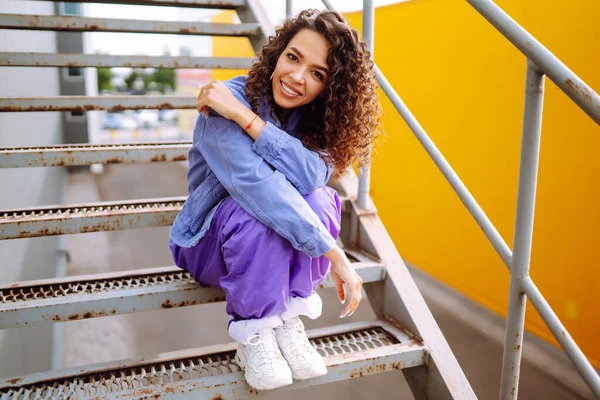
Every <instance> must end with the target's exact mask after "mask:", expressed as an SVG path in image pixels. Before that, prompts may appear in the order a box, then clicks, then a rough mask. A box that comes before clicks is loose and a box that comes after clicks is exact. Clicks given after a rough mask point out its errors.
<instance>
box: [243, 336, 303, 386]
mask: <svg viewBox="0 0 600 400" xmlns="http://www.w3.org/2000/svg"><path fill="white" fill-rule="evenodd" d="M235 356H236V359H237V361H238V363H239V365H240V367H242V369H244V370H245V371H244V376H245V377H246V382H248V384H249V385H250V386H252V387H253V388H254V389H257V390H271V389H276V388H278V387H282V386H287V385H291V384H292V382H293V381H292V372H291V371H290V367H288V364H287V362H286V361H285V359H284V358H283V356H282V355H281V351H280V350H279V347H277V341H276V339H275V333H274V332H273V329H271V328H269V329H264V330H261V331H259V332H258V333H257V334H256V335H254V336H253V337H251V338H250V340H248V342H246V343H240V344H239V346H238V349H237V353H236V355H235Z"/></svg>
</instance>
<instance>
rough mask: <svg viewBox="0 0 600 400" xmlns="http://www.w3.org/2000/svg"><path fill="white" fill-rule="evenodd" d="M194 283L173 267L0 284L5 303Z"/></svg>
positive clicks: (187, 275)
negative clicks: (143, 272) (50, 282)
mask: <svg viewBox="0 0 600 400" xmlns="http://www.w3.org/2000/svg"><path fill="white" fill-rule="evenodd" d="M178 282H184V283H185V282H194V279H193V278H192V277H191V276H190V274H188V273H187V272H185V271H183V270H181V269H179V268H175V267H173V271H170V272H166V273H165V272H162V273H156V274H146V275H139V276H125V277H121V278H110V279H99V280H95V281H92V280H82V281H73V282H65V283H63V284H57V285H41V286H25V287H15V288H13V287H6V288H2V287H0V301H1V302H2V303H20V302H24V301H27V300H36V299H50V298H58V297H64V296H69V295H77V294H92V293H107V292H112V291H115V290H127V289H141V288H147V287H153V286H160V285H164V284H169V283H178Z"/></svg>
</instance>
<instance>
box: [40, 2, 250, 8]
mask: <svg viewBox="0 0 600 400" xmlns="http://www.w3.org/2000/svg"><path fill="white" fill-rule="evenodd" d="M36 1H51V2H54V3H59V2H63V3H81V0H36ZM85 2H86V3H108V4H115V1H114V0H85ZM118 3H119V4H133V5H140V6H159V7H191V8H208V9H217V10H234V9H237V8H239V7H244V6H245V5H246V0H119V1H118Z"/></svg>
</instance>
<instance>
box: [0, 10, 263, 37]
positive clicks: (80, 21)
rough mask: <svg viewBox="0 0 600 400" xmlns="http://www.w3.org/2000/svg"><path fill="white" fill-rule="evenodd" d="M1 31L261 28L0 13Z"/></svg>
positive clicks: (255, 27) (252, 31)
mask: <svg viewBox="0 0 600 400" xmlns="http://www.w3.org/2000/svg"><path fill="white" fill-rule="evenodd" d="M0 29H18V30H34V31H61V32H88V31H89V32H121V33H154V34H176V35H206V36H242V37H248V36H255V35H259V34H260V25H259V24H256V23H254V24H253V23H250V24H225V23H211V22H199V21H181V22H177V21H175V22H174V21H145V20H137V19H112V18H89V17H71V16H57V15H26V14H0Z"/></svg>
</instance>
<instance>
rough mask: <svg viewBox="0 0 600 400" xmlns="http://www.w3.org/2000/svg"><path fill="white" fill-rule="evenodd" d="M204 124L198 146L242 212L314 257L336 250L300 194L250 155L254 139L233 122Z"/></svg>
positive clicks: (211, 120)
mask: <svg viewBox="0 0 600 400" xmlns="http://www.w3.org/2000/svg"><path fill="white" fill-rule="evenodd" d="M202 120H204V121H202ZM201 123H204V124H205V127H204V133H203V135H202V137H201V138H199V140H198V141H196V142H195V143H194V147H195V148H196V149H197V150H198V151H200V153H201V154H202V156H203V157H204V159H205V160H206V162H207V164H208V166H209V167H210V169H211V170H212V171H213V172H214V174H215V176H216V177H217V179H218V180H219V182H221V184H222V185H223V186H224V187H225V189H226V190H227V191H228V192H229V194H230V195H231V196H232V197H233V198H234V199H235V200H236V202H238V204H239V205H240V206H241V207H242V208H244V210H246V211H247V212H248V213H250V214H251V215H253V216H254V217H255V218H257V219H258V220H259V221H261V222H262V223H264V224H265V225H267V226H268V227H270V228H271V229H273V230H274V231H276V232H277V233H278V234H279V235H281V236H282V237H284V238H285V239H287V240H289V241H290V243H291V244H292V246H293V247H294V248H296V249H298V250H300V251H303V252H304V253H306V254H308V255H309V256H311V257H319V256H322V255H323V254H325V253H326V252H328V251H329V250H331V249H332V248H333V247H334V246H335V240H334V238H333V237H332V236H331V234H330V233H329V231H328V230H327V229H326V228H325V226H324V225H323V224H322V223H321V221H320V219H319V218H318V217H317V215H316V214H315V213H314V212H313V210H312V209H311V208H310V206H309V205H308V203H307V202H306V201H305V200H304V198H303V197H302V196H301V195H300V193H298V191H297V190H296V189H295V188H294V187H293V186H292V185H291V184H290V182H289V181H288V180H287V179H286V178H285V176H284V175H283V174H281V173H280V172H278V171H276V170H273V168H272V167H271V166H270V165H268V164H267V162H266V161H265V160H263V159H262V157H260V156H259V155H258V154H256V153H255V152H254V151H253V150H252V147H251V146H252V139H251V138H250V137H249V136H247V135H246V134H245V133H244V132H243V131H242V129H240V127H239V126H238V125H237V124H236V123H235V122H234V121H232V120H229V119H226V118H224V117H219V116H210V117H200V118H199V120H198V124H201Z"/></svg>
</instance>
